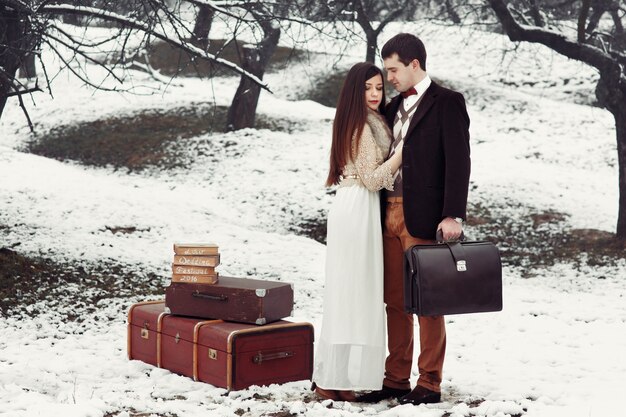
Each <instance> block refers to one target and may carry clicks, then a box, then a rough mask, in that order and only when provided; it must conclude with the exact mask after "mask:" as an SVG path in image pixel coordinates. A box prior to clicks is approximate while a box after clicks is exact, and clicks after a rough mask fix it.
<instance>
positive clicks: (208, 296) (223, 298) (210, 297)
mask: <svg viewBox="0 0 626 417" xmlns="http://www.w3.org/2000/svg"><path fill="white" fill-rule="evenodd" d="M191 296H192V297H198V298H206V299H207V300H215V301H228V297H226V296H225V295H211V294H203V293H201V292H200V291H198V290H196V291H195V292H194V293H193V294H191Z"/></svg>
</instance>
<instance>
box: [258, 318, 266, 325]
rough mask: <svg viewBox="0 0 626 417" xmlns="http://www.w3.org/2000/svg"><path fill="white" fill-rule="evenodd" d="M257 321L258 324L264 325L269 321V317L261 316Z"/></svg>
mask: <svg viewBox="0 0 626 417" xmlns="http://www.w3.org/2000/svg"><path fill="white" fill-rule="evenodd" d="M255 323H256V324H258V325H259V326H262V325H264V324H266V323H267V319H266V318H265V317H261V318H258V319H256V321H255Z"/></svg>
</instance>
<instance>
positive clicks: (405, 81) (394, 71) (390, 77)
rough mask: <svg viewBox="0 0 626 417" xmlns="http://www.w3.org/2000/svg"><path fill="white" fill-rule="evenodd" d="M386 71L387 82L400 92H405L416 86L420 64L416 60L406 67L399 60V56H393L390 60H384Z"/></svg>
mask: <svg viewBox="0 0 626 417" xmlns="http://www.w3.org/2000/svg"><path fill="white" fill-rule="evenodd" d="M383 62H384V66H385V70H386V71H387V81H389V82H390V83H391V84H393V88H395V89H396V90H397V91H399V92H401V93H402V92H403V91H406V90H408V89H409V88H411V87H413V86H414V85H415V84H416V81H415V80H416V76H417V70H418V69H419V64H418V63H417V60H416V59H414V60H413V61H411V62H410V63H409V65H404V64H403V63H402V62H401V61H400V60H399V59H398V54H393V55H391V56H390V57H389V58H385V59H384V61H383Z"/></svg>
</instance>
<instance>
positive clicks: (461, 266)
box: [456, 261, 467, 272]
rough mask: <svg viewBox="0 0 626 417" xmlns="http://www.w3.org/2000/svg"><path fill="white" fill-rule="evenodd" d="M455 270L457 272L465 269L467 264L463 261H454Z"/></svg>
mask: <svg viewBox="0 0 626 417" xmlns="http://www.w3.org/2000/svg"><path fill="white" fill-rule="evenodd" d="M456 270H457V271H459V272H465V271H467V264H466V263H465V261H456Z"/></svg>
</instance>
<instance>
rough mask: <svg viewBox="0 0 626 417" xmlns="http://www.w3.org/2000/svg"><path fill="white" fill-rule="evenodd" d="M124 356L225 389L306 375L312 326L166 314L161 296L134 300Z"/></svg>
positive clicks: (310, 359)
mask: <svg viewBox="0 0 626 417" xmlns="http://www.w3.org/2000/svg"><path fill="white" fill-rule="evenodd" d="M153 323H156V326H157V327H156V329H151V326H152V325H153ZM146 327H147V328H149V329H150V330H148V332H149V333H148V334H149V336H148V337H149V338H148V339H144V338H142V332H143V334H145V332H144V329H145V328H146ZM153 333H155V334H156V335H157V337H156V338H152V335H153ZM138 338H139V339H138ZM148 341H150V343H148ZM128 357H129V359H138V360H142V361H144V362H147V363H152V364H156V366H159V367H161V368H165V369H168V370H170V371H172V372H175V373H178V374H181V375H186V376H189V377H192V378H194V379H195V380H196V381H202V382H207V383H210V384H212V385H215V386H218V387H222V388H226V389H228V390H240V389H244V388H247V387H249V386H250V385H269V384H280V383H284V382H290V381H298V380H304V379H311V376H312V373H313V326H312V325H311V324H309V323H292V322H288V321H284V320H281V321H277V322H274V323H272V324H268V325H265V326H257V325H251V324H242V323H232V322H225V321H222V320H201V319H197V318H190V317H180V316H174V315H171V314H167V313H165V304H164V303H163V302H162V301H161V302H160V303H159V302H155V303H151V304H149V303H140V304H138V305H135V306H133V307H131V309H130V311H129V323H128Z"/></svg>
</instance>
